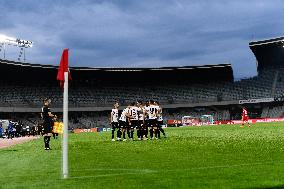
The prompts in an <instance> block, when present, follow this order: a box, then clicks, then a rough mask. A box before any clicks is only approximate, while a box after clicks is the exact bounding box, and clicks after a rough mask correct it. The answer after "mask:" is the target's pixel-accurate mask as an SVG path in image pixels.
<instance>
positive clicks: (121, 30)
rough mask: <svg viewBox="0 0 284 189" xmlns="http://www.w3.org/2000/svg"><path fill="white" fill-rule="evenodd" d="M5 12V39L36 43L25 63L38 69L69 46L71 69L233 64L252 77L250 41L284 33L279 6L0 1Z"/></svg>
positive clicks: (0, 25) (165, 0)
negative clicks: (38, 66) (33, 64)
mask: <svg viewBox="0 0 284 189" xmlns="http://www.w3.org/2000/svg"><path fill="white" fill-rule="evenodd" d="M0 8H1V11H0V16H1V19H0V33H1V34H5V35H8V36H13V37H19V38H22V39H27V40H31V41H33V42H34V44H35V45H34V47H33V48H31V49H27V51H26V58H27V61H28V62H31V63H40V64H53V65H55V64H58V62H59V58H60V55H61V52H62V49H63V48H69V49H70V55H71V56H70V64H71V66H89V67H161V66H188V65H204V64H219V63H231V64H232V65H233V68H234V74H235V76H236V77H237V78H240V77H249V76H253V75H255V74H256V64H255V58H254V56H253V54H252V53H251V51H250V49H249V47H248V43H249V42H250V41H252V40H260V39H266V38H271V37H279V36H282V35H283V31H284V25H283V21H282V18H283V16H284V12H283V10H284V2H283V1H281V0H274V1H264V0H252V1H244V0H239V1H226V0H217V1H209V0H201V1H198V0H189V1H188V0H152V1H150V0H143V1H141V0H124V1H123V0H121V1H115V0H109V1H103V0H97V1H93V0H81V1H68V0H60V1H56V0H54V1H48V0H42V1H36V0H25V1H24V0H20V1H18V0H2V1H1V2H0ZM7 51H11V52H10V54H9V53H8V55H7V56H8V57H7V58H10V59H16V58H15V57H17V56H15V53H14V50H13V49H12V48H11V49H7ZM12 52H13V53H14V54H13V53H12ZM0 57H2V54H0Z"/></svg>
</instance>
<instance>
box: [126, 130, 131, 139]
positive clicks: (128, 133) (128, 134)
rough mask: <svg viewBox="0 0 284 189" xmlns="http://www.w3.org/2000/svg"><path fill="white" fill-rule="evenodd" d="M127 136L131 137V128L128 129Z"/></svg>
mask: <svg viewBox="0 0 284 189" xmlns="http://www.w3.org/2000/svg"><path fill="white" fill-rule="evenodd" d="M127 136H128V138H131V134H130V131H129V129H127Z"/></svg>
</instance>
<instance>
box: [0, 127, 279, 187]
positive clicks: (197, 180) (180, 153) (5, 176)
mask: <svg viewBox="0 0 284 189" xmlns="http://www.w3.org/2000/svg"><path fill="white" fill-rule="evenodd" d="M166 132H167V134H168V136H169V137H168V138H166V139H161V140H154V141H127V142H112V141H111V140H110V133H85V134H70V135H69V168H70V178H69V179H65V180H63V179H61V140H60V139H59V140H52V141H51V147H52V148H53V150H51V151H44V150H43V139H42V138H41V139H39V140H34V141H31V142H28V143H25V144H21V145H17V146H14V147H11V148H6V149H1V150H0V170H1V171H0V178H1V179H0V189H4V188H15V189H25V188H27V189H30V188H34V189H40V188H50V189H55V188H62V189H63V188H64V189H65V188H78V189H88V188H96V189H99V188H103V189H106V188H114V189H126V188H134V189H145V188H146V189H150V188H155V189H157V188H163V189H167V188H178V189H182V188H194V189H199V188H216V189H222V188H224V189H228V188H237V189H240V188H281V187H284V123H283V122H278V123H269V124H267V123H259V124H254V125H252V127H251V128H247V127H245V128H240V127H239V125H220V126H204V127H183V128H168V129H166Z"/></svg>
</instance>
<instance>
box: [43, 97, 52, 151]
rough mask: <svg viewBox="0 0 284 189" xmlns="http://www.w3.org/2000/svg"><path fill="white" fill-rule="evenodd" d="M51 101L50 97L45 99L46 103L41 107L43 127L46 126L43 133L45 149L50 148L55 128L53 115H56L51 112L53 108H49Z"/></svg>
mask: <svg viewBox="0 0 284 189" xmlns="http://www.w3.org/2000/svg"><path fill="white" fill-rule="evenodd" d="M50 103H51V100H50V99H48V98H47V99H45V100H44V105H43V107H42V108H41V117H42V119H43V124H42V125H43V128H44V133H43V136H44V137H43V140H44V149H45V150H50V146H49V141H50V138H51V135H52V128H53V124H54V122H53V117H54V115H53V114H52V113H51V110H50V108H49V106H50Z"/></svg>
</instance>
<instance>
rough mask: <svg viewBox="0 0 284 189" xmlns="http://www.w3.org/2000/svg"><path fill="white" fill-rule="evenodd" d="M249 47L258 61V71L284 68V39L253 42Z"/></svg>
mask: <svg viewBox="0 0 284 189" xmlns="http://www.w3.org/2000/svg"><path fill="white" fill-rule="evenodd" d="M249 47H250V49H251V50H252V52H253V53H254V55H255V57H256V60H257V70H258V71H261V70H263V69H265V68H269V67H274V68H275V67H276V68H277V67H284V37H278V38H272V39H266V40H261V41H252V42H250V43H249Z"/></svg>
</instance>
